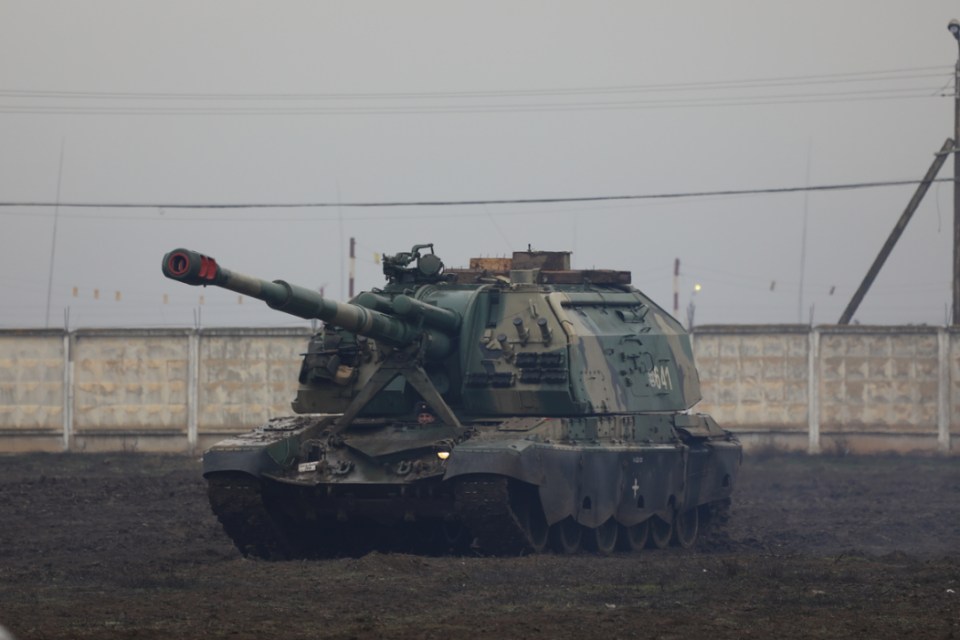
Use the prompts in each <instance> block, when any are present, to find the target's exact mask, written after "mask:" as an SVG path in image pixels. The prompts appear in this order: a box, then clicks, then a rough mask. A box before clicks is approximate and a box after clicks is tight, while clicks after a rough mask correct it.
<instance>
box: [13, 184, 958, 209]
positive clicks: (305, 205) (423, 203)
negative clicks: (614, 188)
mask: <svg viewBox="0 0 960 640" xmlns="http://www.w3.org/2000/svg"><path fill="white" fill-rule="evenodd" d="M953 181H954V180H953V178H936V179H934V180H931V182H953ZM921 182H923V181H922V180H885V181H876V182H850V183H844V184H823V185H811V186H803V187H772V188H767V189H723V190H715V191H680V192H673V193H648V194H634V195H612V196H580V197H553V198H516V199H496V200H492V199H491V200H411V201H381V202H278V203H219V204H218V203H195V204H187V203H145V202H137V203H132V202H131V203H119V202H99V203H97V202H0V207H55V206H59V207H64V208H73V209H312V208H330V207H344V208H371V207H452V206H474V205H501V204H552V203H558V202H608V201H613V200H666V199H676V198H702V197H711V196H742V195H760V194H777V193H799V192H805V191H853V190H856V189H874V188H880V187H898V186H905V185H915V184H920V183H921Z"/></svg>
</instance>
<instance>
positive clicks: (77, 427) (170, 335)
mask: <svg viewBox="0 0 960 640" xmlns="http://www.w3.org/2000/svg"><path fill="white" fill-rule="evenodd" d="M188 358H189V356H188V340H187V336H186V334H185V333H184V332H163V331H141V332H137V331H125V332H120V331H112V332H111V331H84V332H77V334H76V335H75V338H74V346H73V361H74V432H75V433H76V434H77V435H78V436H79V435H90V434H94V433H97V432H107V433H114V432H119V431H125V432H131V433H143V432H158V433H170V432H176V433H183V434H185V433H186V427H187V367H188Z"/></svg>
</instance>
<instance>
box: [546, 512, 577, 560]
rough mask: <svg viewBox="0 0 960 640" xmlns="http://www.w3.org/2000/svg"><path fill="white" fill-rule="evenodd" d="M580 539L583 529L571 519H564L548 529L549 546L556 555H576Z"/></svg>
mask: <svg viewBox="0 0 960 640" xmlns="http://www.w3.org/2000/svg"><path fill="white" fill-rule="evenodd" d="M582 537H583V527H581V526H580V523H578V522H577V521H576V520H574V519H573V518H564V519H563V520H561V521H560V522H557V523H555V524H554V525H553V526H551V527H550V544H551V546H552V547H553V550H554V551H556V552H557V553H568V554H569V553H576V552H577V551H579V550H580V539H581V538H582Z"/></svg>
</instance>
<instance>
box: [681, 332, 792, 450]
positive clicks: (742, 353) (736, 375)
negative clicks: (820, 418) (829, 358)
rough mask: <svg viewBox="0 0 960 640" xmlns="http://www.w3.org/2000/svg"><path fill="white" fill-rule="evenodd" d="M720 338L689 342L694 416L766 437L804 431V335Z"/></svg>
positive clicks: (708, 336) (739, 334) (722, 335)
mask: <svg viewBox="0 0 960 640" xmlns="http://www.w3.org/2000/svg"><path fill="white" fill-rule="evenodd" d="M784 329H785V330H784V331H783V332H772V331H763V332H745V331H742V330H736V331H734V330H731V331H729V332H724V331H722V330H721V328H720V327H711V328H710V330H709V331H706V332H704V333H701V332H700V331H699V330H698V332H697V333H696V335H695V339H694V355H695V358H696V363H697V368H698V370H699V372H700V388H701V392H702V393H703V401H702V402H701V403H700V404H699V405H697V408H696V410H697V411H701V412H704V413H709V414H711V415H712V416H713V417H714V418H716V420H717V421H718V422H719V423H720V424H721V425H724V426H727V427H733V428H741V429H759V430H771V431H805V430H806V429H807V407H808V401H807V378H808V366H807V358H808V344H809V340H808V337H807V334H806V333H805V332H804V333H801V332H798V331H795V330H792V329H793V327H784Z"/></svg>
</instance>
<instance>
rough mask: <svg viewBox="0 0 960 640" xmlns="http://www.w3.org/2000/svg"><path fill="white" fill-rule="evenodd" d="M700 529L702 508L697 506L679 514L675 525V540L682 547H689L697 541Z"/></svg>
mask: <svg viewBox="0 0 960 640" xmlns="http://www.w3.org/2000/svg"><path fill="white" fill-rule="evenodd" d="M699 529H700V510H699V509H697V508H696V507H694V508H692V509H687V510H686V511H681V512H680V513H678V514H677V518H676V523H675V524H674V527H673V533H674V540H676V542H677V546H678V547H680V548H681V549H689V548H690V547H692V546H693V545H694V544H696V542H697V532H698V531H699Z"/></svg>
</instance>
